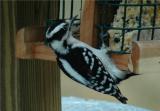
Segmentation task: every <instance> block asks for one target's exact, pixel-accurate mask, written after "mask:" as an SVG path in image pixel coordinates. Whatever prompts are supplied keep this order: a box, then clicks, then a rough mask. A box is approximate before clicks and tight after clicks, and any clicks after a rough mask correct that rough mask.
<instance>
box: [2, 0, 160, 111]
mask: <svg viewBox="0 0 160 111" xmlns="http://www.w3.org/2000/svg"><path fill="white" fill-rule="evenodd" d="M91 1H92V0H91ZM118 2H121V0H120V1H118ZM99 7H100V6H99ZM83 8H84V0H77V1H74V2H73V0H53V1H0V9H1V10H0V11H1V13H0V14H1V15H0V17H1V37H0V62H1V64H0V109H1V111H60V110H61V104H60V103H61V96H67V97H68V96H75V97H80V98H86V99H96V100H105V101H110V102H118V101H117V100H116V99H115V98H113V97H110V96H108V95H104V94H100V93H97V92H95V91H93V90H90V89H88V88H86V87H84V86H82V85H80V84H78V83H76V82H74V81H72V80H71V79H69V78H68V77H66V76H65V75H64V74H63V73H62V72H61V71H60V70H59V68H58V66H57V64H56V62H52V61H44V60H35V59H20V58H16V56H15V43H16V42H15V38H16V34H17V32H18V31H20V30H21V29H22V28H24V27H32V26H37V27H45V26H46V22H47V20H48V19H67V18H70V17H73V16H74V15H77V14H78V19H81V17H82V15H81V14H82V12H83ZM106 8H107V7H106ZM116 10H117V7H115V9H114V8H111V11H109V10H107V11H106V12H105V13H106V14H107V15H106V16H101V18H100V23H108V24H109V23H111V22H112V21H113V18H114V14H116ZM103 11H104V9H103ZM99 12H100V11H99ZM101 14H104V12H101ZM104 17H109V19H107V21H106V20H105V21H104V20H103V19H102V18H104ZM159 51H160V50H159ZM151 53H152V52H151ZM139 73H140V74H141V75H140V76H137V77H133V78H130V79H128V80H126V81H124V82H122V83H121V84H120V86H119V87H120V89H121V91H122V93H123V94H124V95H125V96H126V97H128V99H129V101H128V103H129V104H131V105H134V106H138V107H143V108H146V109H147V108H148V109H151V110H155V111H158V110H159V109H160V96H159V94H160V86H159V84H160V81H159V78H160V57H155V56H154V57H150V58H145V57H142V59H140V65H139Z"/></svg>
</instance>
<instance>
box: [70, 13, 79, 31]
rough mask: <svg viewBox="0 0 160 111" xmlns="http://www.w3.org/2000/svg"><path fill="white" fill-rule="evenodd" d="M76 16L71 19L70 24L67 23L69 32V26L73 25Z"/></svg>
mask: <svg viewBox="0 0 160 111" xmlns="http://www.w3.org/2000/svg"><path fill="white" fill-rule="evenodd" d="M77 16H78V15H76V16H74V17H73V18H71V20H70V23H69V27H68V29H69V30H70V29H71V26H72V25H73V23H74V21H75V20H76V18H77Z"/></svg>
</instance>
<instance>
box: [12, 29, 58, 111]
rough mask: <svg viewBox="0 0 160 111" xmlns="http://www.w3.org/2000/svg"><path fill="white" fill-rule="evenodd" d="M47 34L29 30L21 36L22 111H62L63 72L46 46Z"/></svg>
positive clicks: (18, 41) (18, 49) (18, 51)
mask: <svg viewBox="0 0 160 111" xmlns="http://www.w3.org/2000/svg"><path fill="white" fill-rule="evenodd" d="M44 31H45V30H44V27H26V28H22V29H20V30H19V31H18V32H17V36H16V41H15V45H16V53H15V54H16V57H17V58H18V61H19V71H18V77H19V79H18V80H19V81H18V83H17V84H18V89H19V91H18V98H19V103H18V106H19V110H18V111H60V110H61V92H60V91H61V89H60V70H59V68H58V66H57V63H56V57H55V55H54V53H53V51H52V50H51V49H50V48H48V47H46V46H45V45H44V43H43V39H44ZM42 60H43V61H42ZM44 60H45V61H44ZM49 61H50V62H49ZM37 64H38V65H37ZM45 69H47V70H45Z"/></svg>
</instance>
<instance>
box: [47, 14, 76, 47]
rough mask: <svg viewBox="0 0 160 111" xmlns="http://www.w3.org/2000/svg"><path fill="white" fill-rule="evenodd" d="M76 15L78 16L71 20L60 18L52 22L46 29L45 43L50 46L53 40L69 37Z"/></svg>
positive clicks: (58, 40) (62, 39) (57, 40)
mask: <svg viewBox="0 0 160 111" xmlns="http://www.w3.org/2000/svg"><path fill="white" fill-rule="evenodd" d="M76 17H77V16H75V17H73V18H72V19H70V20H58V21H55V23H53V24H51V25H50V26H49V27H48V28H47V30H46V35H45V44H46V45H49V46H50V45H51V43H53V42H60V41H64V40H66V39H67V38H68V37H69V34H70V32H71V26H72V25H73V22H74V21H75V19H76Z"/></svg>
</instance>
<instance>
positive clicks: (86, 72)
mask: <svg viewBox="0 0 160 111" xmlns="http://www.w3.org/2000/svg"><path fill="white" fill-rule="evenodd" d="M58 63H59V66H60V68H61V69H62V70H63V71H64V73H65V74H66V75H67V76H69V77H70V78H71V79H73V80H75V81H77V82H79V83H81V84H83V85H86V86H87V87H89V88H92V89H94V90H96V91H98V92H101V93H104V94H109V95H111V96H114V97H116V98H117V99H118V100H120V101H121V102H122V103H126V101H127V98H126V97H124V96H123V95H122V94H121V92H120V90H119V88H118V87H117V85H116V82H115V81H114V79H113V78H112V77H111V75H110V74H109V72H108V71H107V70H106V69H105V67H104V66H103V64H102V62H101V61H100V59H99V58H98V57H97V56H96V55H95V54H93V52H92V51H91V50H89V49H87V48H82V47H76V48H71V49H70V51H69V53H68V54H67V55H65V56H59V58H58Z"/></svg>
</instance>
